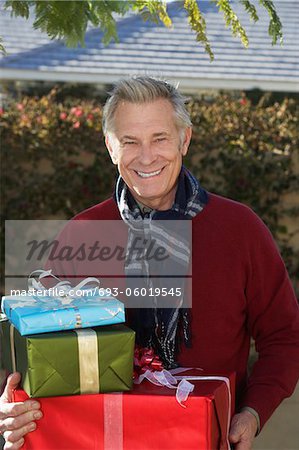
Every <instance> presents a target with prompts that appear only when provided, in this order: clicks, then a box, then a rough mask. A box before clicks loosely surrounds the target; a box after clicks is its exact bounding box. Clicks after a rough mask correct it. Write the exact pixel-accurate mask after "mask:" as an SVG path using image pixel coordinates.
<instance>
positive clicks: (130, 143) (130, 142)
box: [124, 141, 136, 145]
mask: <svg viewBox="0 0 299 450" xmlns="http://www.w3.org/2000/svg"><path fill="white" fill-rule="evenodd" d="M134 144H136V142H135V141H125V142H124V145H134Z"/></svg>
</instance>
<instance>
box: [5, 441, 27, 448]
mask: <svg viewBox="0 0 299 450" xmlns="http://www.w3.org/2000/svg"><path fill="white" fill-rule="evenodd" d="M24 442H25V441H24V438H21V439H20V440H19V441H18V442H6V443H5V445H4V447H3V450H18V449H19V448H21V447H22V445H24Z"/></svg>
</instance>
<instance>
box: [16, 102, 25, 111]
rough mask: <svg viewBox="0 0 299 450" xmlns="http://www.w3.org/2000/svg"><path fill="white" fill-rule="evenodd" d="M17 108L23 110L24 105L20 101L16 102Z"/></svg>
mask: <svg viewBox="0 0 299 450" xmlns="http://www.w3.org/2000/svg"><path fill="white" fill-rule="evenodd" d="M17 109H18V110H19V111H23V109H24V105H22V103H18V104H17Z"/></svg>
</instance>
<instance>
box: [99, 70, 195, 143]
mask: <svg viewBox="0 0 299 450" xmlns="http://www.w3.org/2000/svg"><path fill="white" fill-rule="evenodd" d="M160 98H165V99H167V100H169V102H170V103H171V104H172V106H173V109H174V116H175V120H176V125H177V127H178V129H179V130H180V131H182V130H185V129H186V128H188V127H191V126H192V122H191V119H190V115H189V113H188V111H187V109H186V105H185V103H186V101H187V98H185V97H183V96H182V94H180V92H179V91H178V90H177V89H176V87H175V86H173V85H172V84H170V83H167V82H166V81H163V80H159V79H156V78H152V77H148V76H138V77H132V78H125V79H122V80H120V81H119V82H118V83H117V84H116V85H115V86H114V89H113V90H112V91H111V92H110V97H109V98H108V100H107V101H106V104H105V106H104V109H103V132H104V134H105V135H106V134H107V133H108V132H109V131H112V130H113V125H114V124H113V119H114V114H115V111H116V109H117V107H118V105H119V103H120V102H121V101H127V102H131V103H148V102H152V101H154V100H158V99H160Z"/></svg>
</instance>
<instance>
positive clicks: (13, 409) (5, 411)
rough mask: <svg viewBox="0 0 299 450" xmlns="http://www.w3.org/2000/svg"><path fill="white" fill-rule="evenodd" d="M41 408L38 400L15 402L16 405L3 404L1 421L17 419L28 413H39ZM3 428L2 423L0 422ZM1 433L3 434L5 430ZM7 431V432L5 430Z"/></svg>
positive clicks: (0, 415) (0, 414) (0, 413)
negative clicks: (9, 418) (10, 418)
mask: <svg viewBox="0 0 299 450" xmlns="http://www.w3.org/2000/svg"><path fill="white" fill-rule="evenodd" d="M39 408H40V404H39V402H37V401H36V400H26V401H25V402H15V403H2V402H1V411H0V420H1V421H2V420H5V419H7V418H8V417H17V416H19V415H21V414H24V413H26V412H28V411H37V410H39ZM0 427H1V422H0ZM0 431H1V432H3V430H1V428H0ZM4 431H5V430H4Z"/></svg>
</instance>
